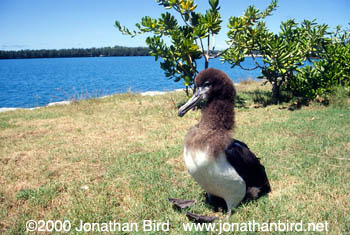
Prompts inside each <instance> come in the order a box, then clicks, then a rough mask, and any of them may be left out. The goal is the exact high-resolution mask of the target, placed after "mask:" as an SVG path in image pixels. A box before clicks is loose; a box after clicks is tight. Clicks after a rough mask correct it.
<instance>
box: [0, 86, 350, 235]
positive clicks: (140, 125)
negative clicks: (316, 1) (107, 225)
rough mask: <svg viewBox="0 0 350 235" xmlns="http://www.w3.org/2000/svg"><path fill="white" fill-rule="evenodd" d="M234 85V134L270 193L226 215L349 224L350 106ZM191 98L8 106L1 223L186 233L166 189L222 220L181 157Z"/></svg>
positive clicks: (342, 229) (346, 228) (0, 227)
mask: <svg viewBox="0 0 350 235" xmlns="http://www.w3.org/2000/svg"><path fill="white" fill-rule="evenodd" d="M237 90H238V95H239V99H240V100H239V102H237V103H236V105H237V107H238V108H236V127H235V130H234V133H233V136H234V137H236V138H237V139H239V140H242V141H244V142H246V143H247V144H248V145H249V147H250V149H251V150H252V151H254V152H255V153H256V155H257V156H258V157H260V158H261V161H262V163H263V164H264V166H265V168H266V171H267V174H268V177H269V179H270V183H271V187H272V192H271V193H270V194H269V196H268V197H265V198H261V199H260V200H258V201H254V202H250V203H247V204H243V205H241V206H239V207H238V208H236V209H235V211H234V212H233V214H232V216H231V217H230V219H229V220H228V221H224V222H232V223H233V222H248V221H253V220H254V221H257V222H277V221H278V220H280V221H282V222H286V221H289V222H300V221H303V222H305V223H308V222H325V221H327V222H328V224H329V225H328V230H329V233H330V234H341V233H343V234H346V233H350V200H349V198H350V183H349V178H350V134H349V133H350V108H349V106H348V105H338V103H339V99H340V98H337V105H331V106H328V107H325V106H322V105H319V104H317V103H315V104H310V105H309V106H304V107H302V108H300V109H296V110H295V111H290V110H289V107H290V106H291V105H292V104H289V103H283V104H280V105H269V104H268V103H267V102H266V101H268V91H267V90H268V89H266V88H264V87H260V85H259V84H256V83H247V84H241V85H239V86H237ZM184 100H185V96H184V93H182V92H177V93H169V94H166V95H160V96H154V97H143V96H140V95H136V94H124V95H115V96H112V97H108V98H104V99H91V100H85V101H79V102H74V103H73V104H70V105H66V106H53V107H46V108H41V109H37V110H32V111H25V110H17V111H11V112H6V113H1V114H0V169H1V171H0V232H1V233H5V234H22V233H24V232H25V230H26V229H25V225H26V221H28V220H30V219H33V220H40V219H42V220H62V221H63V220H70V221H71V223H72V227H75V226H78V225H79V223H80V221H81V220H82V221H83V222H91V223H92V222H98V223H102V222H108V221H113V220H116V221H118V222H120V223H132V222H136V223H138V224H140V226H141V224H142V221H144V220H155V221H157V222H166V221H169V223H170V234H184V231H183V229H182V223H187V222H188V219H187V217H186V216H185V213H184V211H178V210H174V209H173V208H172V207H171V205H170V204H169V202H168V198H169V197H175V198H183V199H195V200H197V203H196V204H195V205H194V206H192V207H191V208H189V209H188V211H191V212H194V213H200V214H204V215H216V216H219V217H224V216H225V214H223V213H222V212H221V211H219V212H216V211H214V209H213V208H212V207H211V206H210V205H208V204H206V203H205V196H204V192H203V190H202V189H201V188H200V187H199V185H198V184H196V182H195V181H194V180H193V179H192V178H191V177H190V175H189V174H188V173H187V171H186V168H185V166H184V163H183V139H184V135H185V134H186V132H187V130H188V129H189V128H190V127H191V126H192V125H194V124H195V123H197V122H198V121H199V119H200V112H199V111H192V112H189V113H188V114H187V115H186V116H185V117H183V118H179V117H177V107H176V106H177V104H178V103H181V102H183V101H184ZM140 228H141V227H140ZM135 233H137V232H135ZM142 233H143V232H142V230H141V229H140V231H139V232H138V234H142ZM155 233H156V232H155ZM275 233H277V232H275ZM150 234H152V233H150ZM156 234H158V233H156ZM193 234H195V233H193ZM196 234H198V233H196ZM204 234H205V233H204ZM209 234H210V233H209Z"/></svg>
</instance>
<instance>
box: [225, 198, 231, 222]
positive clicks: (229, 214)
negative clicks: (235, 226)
mask: <svg viewBox="0 0 350 235" xmlns="http://www.w3.org/2000/svg"><path fill="white" fill-rule="evenodd" d="M226 205H227V214H226V220H229V219H230V216H231V212H232V210H231V207H232V203H227V201H226Z"/></svg>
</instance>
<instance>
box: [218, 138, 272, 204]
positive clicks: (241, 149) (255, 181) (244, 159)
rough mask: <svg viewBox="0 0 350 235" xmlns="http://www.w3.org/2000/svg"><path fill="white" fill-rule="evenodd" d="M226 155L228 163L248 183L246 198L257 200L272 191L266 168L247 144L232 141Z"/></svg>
mask: <svg viewBox="0 0 350 235" xmlns="http://www.w3.org/2000/svg"><path fill="white" fill-rule="evenodd" d="M225 154H226V156H227V160H228V162H229V163H230V164H231V165H232V166H233V167H234V168H235V170H236V171H237V173H238V174H239V175H240V176H241V177H242V178H243V180H244V181H245V183H246V187H247V195H246V197H248V198H251V199H256V198H258V197H260V196H262V195H265V194H267V193H269V192H270V191H271V187H270V183H269V180H268V178H267V175H266V172H265V167H264V166H263V165H262V164H261V163H260V161H259V159H258V158H257V157H256V156H255V154H254V153H252V152H251V151H250V150H249V148H248V146H247V145H246V144H245V143H243V142H241V141H238V140H232V142H231V143H230V144H229V145H228V147H227V148H226V149H225Z"/></svg>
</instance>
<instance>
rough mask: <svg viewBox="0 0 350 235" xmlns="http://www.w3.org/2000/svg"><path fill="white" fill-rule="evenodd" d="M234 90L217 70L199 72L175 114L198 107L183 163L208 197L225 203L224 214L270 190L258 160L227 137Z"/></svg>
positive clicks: (237, 142)
mask: <svg viewBox="0 0 350 235" xmlns="http://www.w3.org/2000/svg"><path fill="white" fill-rule="evenodd" d="M235 96H236V91H235V88H234V86H233V83H232V80H231V79H229V78H228V76H227V75H226V74H225V73H224V72H222V71H220V70H217V69H213V68H209V69H206V70H203V71H201V72H200V73H199V74H198V75H197V76H196V78H195V92H194V94H193V96H192V98H191V99H189V100H188V102H187V103H186V104H184V105H183V106H182V107H181V108H180V109H179V111H178V115H179V116H180V117H182V116H184V115H185V114H186V112H187V111H189V110H190V109H192V108H194V107H196V106H197V107H198V106H199V105H200V104H201V106H202V118H201V120H200V122H199V123H198V124H197V125H195V126H193V127H192V128H191V129H190V130H189V131H188V133H187V135H186V137H185V146H184V160H185V165H186V167H187V170H188V172H189V173H190V174H191V175H192V177H193V178H194V179H195V180H196V181H197V182H198V183H199V185H200V186H201V187H202V188H203V189H204V190H205V191H206V192H207V194H208V196H209V199H210V198H211V197H212V196H216V197H220V198H222V199H224V200H225V202H226V205H227V214H228V216H230V214H231V208H233V207H236V206H237V205H238V204H239V203H240V202H241V201H242V200H244V199H257V198H258V197H260V196H262V195H265V194H267V193H269V192H270V191H271V188H270V184H269V181H268V178H267V175H266V172H265V168H264V166H263V165H261V163H260V161H259V159H258V158H257V157H256V156H255V155H254V154H253V153H252V152H251V151H250V150H249V148H248V147H247V145H246V144H244V143H243V142H241V141H238V140H235V139H232V138H231V135H230V131H231V130H232V128H233V126H234V101H235Z"/></svg>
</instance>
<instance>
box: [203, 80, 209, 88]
mask: <svg viewBox="0 0 350 235" xmlns="http://www.w3.org/2000/svg"><path fill="white" fill-rule="evenodd" d="M210 85H211V84H210V82H209V81H206V82H205V83H204V84H203V86H204V87H208V86H210Z"/></svg>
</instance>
